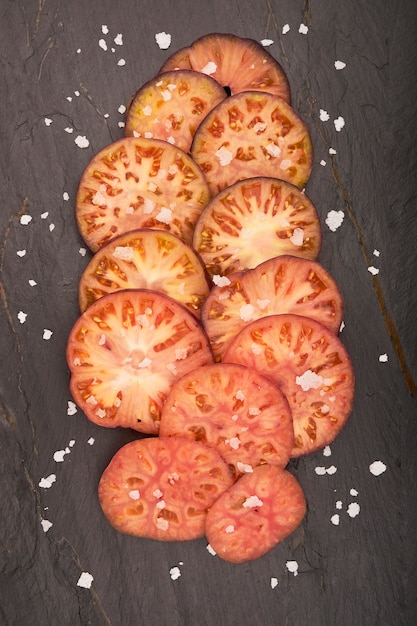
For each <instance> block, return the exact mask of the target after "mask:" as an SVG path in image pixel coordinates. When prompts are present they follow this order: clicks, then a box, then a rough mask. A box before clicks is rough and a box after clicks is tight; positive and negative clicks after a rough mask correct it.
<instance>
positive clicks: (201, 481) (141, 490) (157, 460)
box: [98, 437, 233, 541]
mask: <svg viewBox="0 0 417 626" xmlns="http://www.w3.org/2000/svg"><path fill="white" fill-rule="evenodd" d="M232 482H233V478H232V475H231V473H230V470H229V468H228V467H227V465H226V463H225V462H224V460H223V459H222V458H221V457H220V455H219V454H218V453H217V452H216V451H215V450H213V449H212V448H209V447H208V446H205V445H203V444H201V443H197V442H195V441H185V440H179V439H178V440H177V439H163V438H161V437H151V438H147V439H141V440H140V441H133V442H131V443H128V444H126V445H125V446H123V448H121V449H120V450H119V451H118V452H116V454H115V456H114V457H113V458H112V460H111V462H110V464H109V465H108V467H107V468H106V469H105V470H104V473H103V475H102V477H101V480H100V483H99V488H98V496H99V500H100V504H101V507H102V510H103V513H104V515H105V516H106V518H107V519H108V521H109V522H110V524H111V525H112V526H113V527H114V528H115V529H116V530H118V531H120V532H123V533H127V534H130V535H135V536H138V537H147V538H150V539H161V540H164V541H174V540H175V541H184V540H189V539H195V538H197V537H201V536H202V535H203V534H204V530H205V519H206V515H207V510H208V509H209V508H210V506H211V505H212V504H213V503H214V501H215V500H216V499H217V498H218V497H219V496H220V495H221V494H222V493H223V492H224V491H225V490H226V489H227V488H228V487H230V485H231V484H232Z"/></svg>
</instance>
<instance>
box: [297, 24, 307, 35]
mask: <svg viewBox="0 0 417 626" xmlns="http://www.w3.org/2000/svg"><path fill="white" fill-rule="evenodd" d="M298 32H299V33H301V34H302V35H307V33H308V26H306V25H305V24H300V27H299V29H298Z"/></svg>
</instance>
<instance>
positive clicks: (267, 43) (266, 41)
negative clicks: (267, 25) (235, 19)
mask: <svg viewBox="0 0 417 626" xmlns="http://www.w3.org/2000/svg"><path fill="white" fill-rule="evenodd" d="M273 43H274V40H273V39H262V40H261V44H262V45H263V46H265V47H267V46H271V45H272V44H273Z"/></svg>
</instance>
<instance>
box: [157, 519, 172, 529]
mask: <svg viewBox="0 0 417 626" xmlns="http://www.w3.org/2000/svg"><path fill="white" fill-rule="evenodd" d="M156 527H157V528H159V530H168V528H169V523H168V520H166V519H163V518H162V517H158V519H157V520H156Z"/></svg>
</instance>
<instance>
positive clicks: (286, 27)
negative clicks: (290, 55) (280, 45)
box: [282, 24, 290, 35]
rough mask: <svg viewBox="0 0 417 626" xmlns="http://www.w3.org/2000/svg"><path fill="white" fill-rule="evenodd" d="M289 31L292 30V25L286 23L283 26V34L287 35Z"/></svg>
mask: <svg viewBox="0 0 417 626" xmlns="http://www.w3.org/2000/svg"><path fill="white" fill-rule="evenodd" d="M289 32H290V25H289V24H284V26H283V27H282V34H283V35H286V34H287V33H289Z"/></svg>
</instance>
